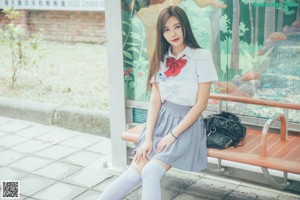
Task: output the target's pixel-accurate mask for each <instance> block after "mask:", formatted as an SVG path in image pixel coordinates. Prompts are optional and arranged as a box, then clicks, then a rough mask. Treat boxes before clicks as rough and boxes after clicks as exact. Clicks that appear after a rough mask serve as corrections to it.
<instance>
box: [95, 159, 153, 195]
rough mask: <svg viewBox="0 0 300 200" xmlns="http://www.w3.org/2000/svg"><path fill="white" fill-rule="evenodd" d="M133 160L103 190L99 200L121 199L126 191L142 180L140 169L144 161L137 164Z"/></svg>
mask: <svg viewBox="0 0 300 200" xmlns="http://www.w3.org/2000/svg"><path fill="white" fill-rule="evenodd" d="M134 160H135V159H133V161H132V163H131V165H130V166H129V168H128V169H127V170H126V171H125V172H124V173H123V174H122V175H121V176H120V177H119V178H117V179H116V180H115V181H114V182H112V183H111V184H110V185H109V186H108V188H106V189H105V190H104V191H103V193H102V194H101V195H100V197H99V200H121V199H122V198H124V196H126V194H127V193H128V192H130V191H131V190H132V189H133V188H134V187H136V186H137V185H139V184H140V183H141V182H142V178H141V171H142V169H143V167H144V166H145V164H146V162H145V161H143V160H141V161H140V162H139V163H138V164H137V163H136V162H135V161H134ZM147 162H148V161H147Z"/></svg>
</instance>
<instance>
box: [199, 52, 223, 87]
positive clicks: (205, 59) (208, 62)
mask: <svg viewBox="0 0 300 200" xmlns="http://www.w3.org/2000/svg"><path fill="white" fill-rule="evenodd" d="M197 54H198V55H197V58H198V59H197V66H196V72H197V78H198V82H199V83H205V82H214V81H217V80H218V76H217V72H216V69H215V65H214V62H213V60H212V57H211V54H210V52H209V51H206V50H203V49H199V51H198V52H197Z"/></svg>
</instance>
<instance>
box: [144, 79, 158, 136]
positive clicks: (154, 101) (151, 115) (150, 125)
mask: <svg viewBox="0 0 300 200" xmlns="http://www.w3.org/2000/svg"><path fill="white" fill-rule="evenodd" d="M160 106H161V100H160V94H159V83H154V84H153V85H152V87H151V96H150V103H149V108H148V114H147V122H146V138H145V139H146V140H150V141H152V134H153V129H154V126H155V123H156V120H157V116H158V112H159V110H160Z"/></svg>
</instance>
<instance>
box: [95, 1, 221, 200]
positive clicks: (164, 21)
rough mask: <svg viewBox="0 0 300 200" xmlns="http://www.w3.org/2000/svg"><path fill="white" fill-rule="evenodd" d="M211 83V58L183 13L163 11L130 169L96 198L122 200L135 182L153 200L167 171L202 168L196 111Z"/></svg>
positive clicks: (204, 157) (198, 113) (202, 133)
mask: <svg viewBox="0 0 300 200" xmlns="http://www.w3.org/2000/svg"><path fill="white" fill-rule="evenodd" d="M216 80H217V75H216V71H215V68H214V64H213V61H212V58H211V55H210V53H209V52H208V51H206V50H203V49H201V48H200V46H199V45H198V44H197V42H196V40H195V37H194V35H193V33H192V30H191V26H190V23H189V21H188V18H187V15H186V13H185V12H184V11H183V10H182V9H181V8H179V7H177V6H170V7H167V8H166V9H164V10H163V11H162V12H161V13H160V15H159V18H158V21H157V41H156V49H155V53H154V55H153V58H152V60H151V64H150V67H149V74H148V88H149V89H151V98H150V104H149V109H148V116H147V122H146V127H145V128H144V130H143V131H142V134H141V137H140V139H139V142H138V144H137V146H136V149H135V150H136V151H135V152H136V154H135V157H134V160H133V161H132V163H131V165H130V167H129V168H128V169H127V171H125V172H124V173H123V174H122V175H121V176H120V177H119V178H118V179H117V180H115V181H114V182H113V183H112V184H111V185H110V186H109V187H108V188H107V189H106V190H105V191H104V192H103V193H102V194H101V196H100V199H101V200H119V199H122V198H123V197H124V196H125V195H126V194H127V193H128V192H129V191H130V190H132V189H133V188H134V187H135V186H137V185H139V184H141V183H142V199H143V200H148V199H149V200H158V199H161V189H160V180H161V178H162V177H163V176H164V174H165V173H166V171H168V170H169V169H170V168H171V167H174V168H177V169H181V170H186V171H195V172H197V171H200V170H202V169H204V168H206V167H207V148H206V131H205V127H204V121H203V117H202V115H201V113H202V112H203V111H204V110H205V108H206V107H207V103H208V98H209V94H210V86H211V83H212V82H213V81H216Z"/></svg>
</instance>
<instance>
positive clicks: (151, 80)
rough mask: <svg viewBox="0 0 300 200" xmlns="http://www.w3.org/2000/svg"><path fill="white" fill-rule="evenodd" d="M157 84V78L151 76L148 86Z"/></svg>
mask: <svg viewBox="0 0 300 200" xmlns="http://www.w3.org/2000/svg"><path fill="white" fill-rule="evenodd" d="M156 82H158V78H157V77H155V76H154V75H152V76H151V79H150V84H153V83H156Z"/></svg>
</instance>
